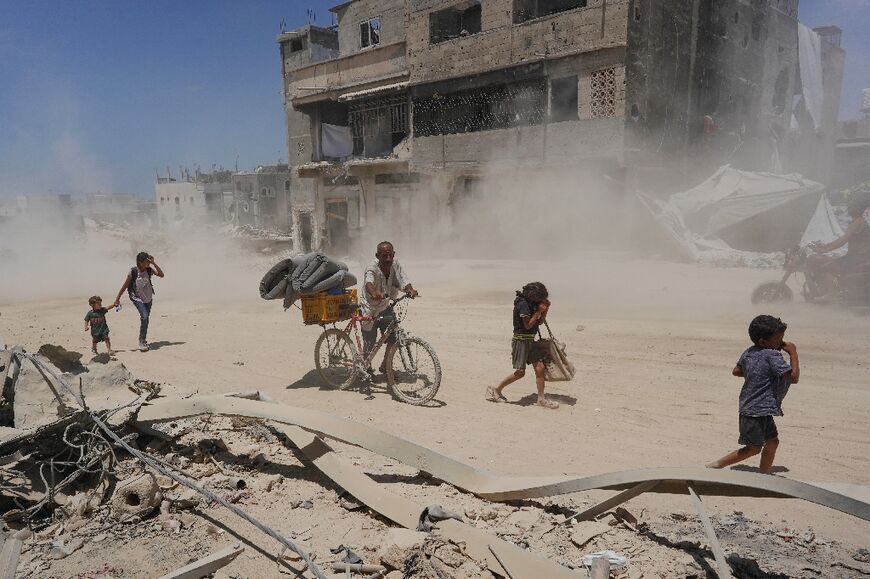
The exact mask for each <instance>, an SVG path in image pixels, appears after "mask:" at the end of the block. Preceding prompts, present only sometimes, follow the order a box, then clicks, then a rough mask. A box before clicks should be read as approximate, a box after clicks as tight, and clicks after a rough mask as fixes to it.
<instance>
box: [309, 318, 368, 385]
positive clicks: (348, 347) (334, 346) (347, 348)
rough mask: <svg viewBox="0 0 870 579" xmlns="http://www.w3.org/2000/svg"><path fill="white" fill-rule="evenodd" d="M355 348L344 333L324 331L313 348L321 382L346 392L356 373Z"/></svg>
mask: <svg viewBox="0 0 870 579" xmlns="http://www.w3.org/2000/svg"><path fill="white" fill-rule="evenodd" d="M358 359H359V356H358V354H357V350H356V346H354V344H353V340H351V339H350V336H348V335H347V334H346V333H345V332H343V331H341V330H339V329H336V328H330V329H328V330H324V331H323V333H322V334H320V337H319V338H317V344H316V345H315V346H314V363H315V364H316V365H317V371H318V372H319V373H320V377H321V378H323V381H324V382H326V383H327V384H329V385H330V386H332V387H333V388H338V389H339V390H347V389H348V388H350V386H351V385H352V384H353V382H354V380H355V379H356V376H357V372H358V366H357V363H358Z"/></svg>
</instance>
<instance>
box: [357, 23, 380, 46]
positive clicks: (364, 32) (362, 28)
mask: <svg viewBox="0 0 870 579" xmlns="http://www.w3.org/2000/svg"><path fill="white" fill-rule="evenodd" d="M380 43H381V19H380V17H379V16H376V17H375V18H369V19H368V20H364V21H363V22H360V23H359V47H360V48H366V47H368V46H376V45H378V44H380Z"/></svg>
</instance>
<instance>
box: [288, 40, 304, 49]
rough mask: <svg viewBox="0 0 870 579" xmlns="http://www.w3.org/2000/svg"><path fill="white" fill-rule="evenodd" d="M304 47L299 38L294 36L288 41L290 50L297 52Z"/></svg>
mask: <svg viewBox="0 0 870 579" xmlns="http://www.w3.org/2000/svg"><path fill="white" fill-rule="evenodd" d="M303 48H305V45H304V44H303V43H302V39H301V38H294V39H293V40H291V41H290V52H299V51H300V50H302V49H303Z"/></svg>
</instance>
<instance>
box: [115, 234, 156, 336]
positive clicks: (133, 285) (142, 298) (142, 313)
mask: <svg viewBox="0 0 870 579" xmlns="http://www.w3.org/2000/svg"><path fill="white" fill-rule="evenodd" d="M152 275H156V276H157V277H163V270H162V269H160V266H159V265H157V263H155V261H154V257H152V256H150V255H148V253H147V252H145V251H140V252H139V253H138V255H136V267H133V268H131V269H130V272H129V273H128V274H127V279H125V280H124V285H122V286H121V289H120V290H118V297H116V298H115V303H114V304H113V305H112V307H115V308H116V307H118V305H119V304H120V303H121V295H123V293H124V290H127V294H128V295H129V296H130V301H132V302H133V305H134V306H136V309H137V310H138V311H139V349H140V350H141V351H143V352H147V351H148V320H149V318H150V317H151V305H152V304H153V303H154V302H153V299H154V286H153V285H151V276H152Z"/></svg>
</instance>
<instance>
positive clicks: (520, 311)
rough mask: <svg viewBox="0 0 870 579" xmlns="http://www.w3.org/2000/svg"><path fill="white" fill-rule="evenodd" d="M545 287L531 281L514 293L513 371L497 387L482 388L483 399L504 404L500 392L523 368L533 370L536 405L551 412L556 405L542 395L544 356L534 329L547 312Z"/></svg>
mask: <svg viewBox="0 0 870 579" xmlns="http://www.w3.org/2000/svg"><path fill="white" fill-rule="evenodd" d="M548 297H549V294H548V292H547V288H546V286H544V284H542V283H541V282H537V281H536V282H532V283H529V284H526V285H524V286H523V289H522V291H518V292H517V297H516V299H515V300H514V314H513V321H514V336H513V339H512V340H511V358H512V360H513V365H514V372H513V374H511V375H510V376H508V377H507V378H505V379H504V380H502V381H501V383H500V384H499V385H498V386H490V387H489V388H487V389H486V399H487V400H489V401H490V402H507V398H505V397H504V395H503V394H502V391H503V390H504V389H505V388H506V387H507V386H509V385H510V384H513V383H514V382H516V381H517V380H519V379H520V378H522V377H523V376H525V375H526V366H528V365H530V364H531V366H532V368H534V370H535V381H536V383H537V386H538V402H537V404H538V406H541V407H543V408H549V409H551V410H554V409H556V408H558V407H559V404H558V403H557V402H555V401H553V400H550V399H549V398H547V397H546V396H544V362H545V358H546V353H545V352H544V350H543V348H541V345H540V342H539V341H538V340H536V338H537V334H538V327H539V326H540V325H541V324H542V323H543V322H544V321H545V320H546V318H547V312H548V311H549V310H550V300H549V299H548Z"/></svg>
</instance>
